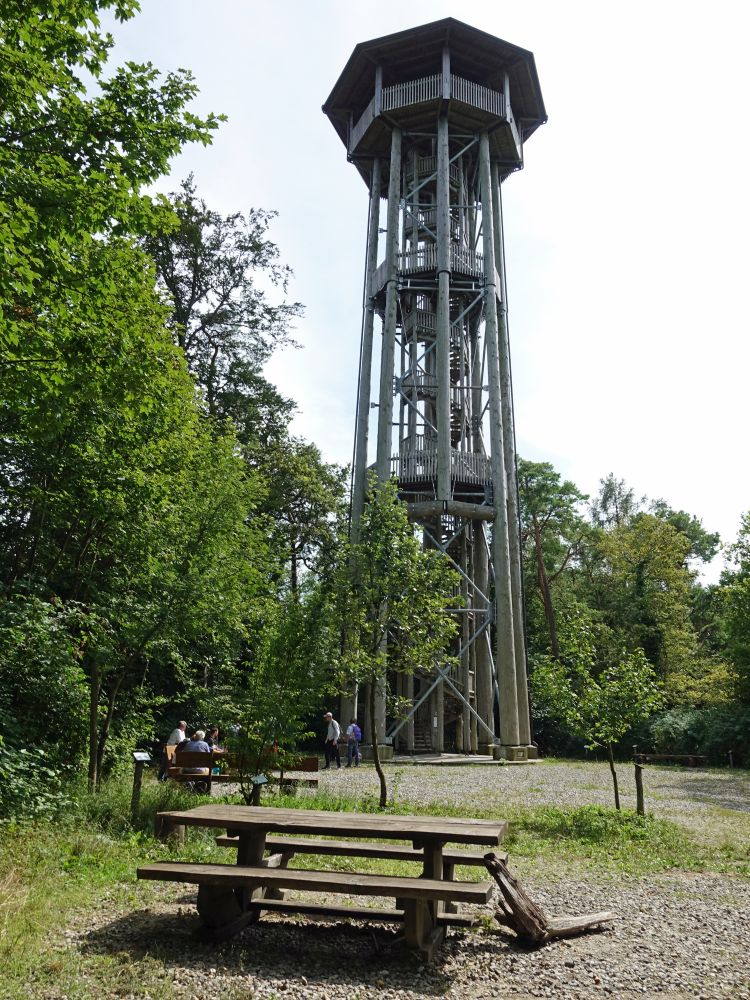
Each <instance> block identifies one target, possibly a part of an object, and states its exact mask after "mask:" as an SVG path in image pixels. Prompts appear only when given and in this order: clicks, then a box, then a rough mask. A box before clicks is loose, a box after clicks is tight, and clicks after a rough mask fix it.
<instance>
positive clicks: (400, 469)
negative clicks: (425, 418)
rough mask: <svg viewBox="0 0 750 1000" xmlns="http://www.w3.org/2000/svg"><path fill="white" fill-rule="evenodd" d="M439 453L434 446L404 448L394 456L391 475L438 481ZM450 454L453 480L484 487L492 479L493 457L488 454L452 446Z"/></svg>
mask: <svg viewBox="0 0 750 1000" xmlns="http://www.w3.org/2000/svg"><path fill="white" fill-rule="evenodd" d="M422 440H424V439H422ZM437 455H438V453H437V447H434V446H433V447H421V448H419V447H417V448H408V449H407V448H402V450H401V452H400V454H398V455H393V456H391V475H394V476H397V477H398V478H399V479H400V480H402V481H403V482H408V483H414V482H426V481H431V480H434V479H435V478H436V477H437V466H438V457H437ZM450 456H451V469H450V476H451V479H452V480H455V481H457V482H462V483H476V484H479V485H483V486H484V485H488V484H489V483H491V482H492V470H491V467H490V460H489V458H487V456H486V455H481V454H478V453H476V452H470V451H456V449H455V448H451V452H450Z"/></svg>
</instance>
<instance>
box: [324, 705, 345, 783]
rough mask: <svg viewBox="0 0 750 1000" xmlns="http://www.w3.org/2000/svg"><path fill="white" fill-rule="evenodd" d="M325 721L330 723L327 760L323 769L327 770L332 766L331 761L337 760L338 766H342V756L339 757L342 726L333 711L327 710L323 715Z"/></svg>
mask: <svg viewBox="0 0 750 1000" xmlns="http://www.w3.org/2000/svg"><path fill="white" fill-rule="evenodd" d="M323 718H324V719H325V721H326V722H327V723H328V732H327V733H326V743H325V755H326V762H325V767H324V768H323V770H324V771H325V770H327V769H328V768H329V767H330V766H331V761H332V760H335V761H336V767H341V758H340V757H339V739H340V738H341V726H340V725H339V724H338V722H336V720H335V719H334V717H333V712H326V714H325V715H324V716H323Z"/></svg>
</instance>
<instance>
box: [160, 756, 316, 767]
mask: <svg viewBox="0 0 750 1000" xmlns="http://www.w3.org/2000/svg"><path fill="white" fill-rule="evenodd" d="M221 756H222V757H223V758H224V760H226V762H227V766H228V768H229V770H230V771H236V770H237V768H238V766H239V760H238V758H239V756H240V755H239V754H236V753H225V754H222V755H221ZM178 763H179V761H178ZM194 766H195V765H192V764H191V767H194ZM266 767H267V768H268V769H269V770H271V771H278V770H279V767H278V764H277V763H275V762H274V761H273V757H271V758H270V762H268V763H267V764H266ZM245 770H247V767H246V768H245ZM284 770H285V771H306V772H308V771H319V770H320V759H319V758H318V757H312V756H311V757H297V758H296V759H294V760H293V761H292V762H291V763H289V764H287V765H286V766H285V768H284Z"/></svg>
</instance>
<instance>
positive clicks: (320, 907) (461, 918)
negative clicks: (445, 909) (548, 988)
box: [250, 899, 480, 928]
mask: <svg viewBox="0 0 750 1000" xmlns="http://www.w3.org/2000/svg"><path fill="white" fill-rule="evenodd" d="M250 907H251V909H252V908H258V909H262V910H263V911H265V912H266V913H304V914H306V915H307V916H311V917H314V918H315V919H317V920H340V919H341V918H342V917H343V918H345V919H348V920H367V921H370V922H372V923H400V922H402V921H403V919H404V911H403V910H400V909H390V908H380V907H375V906H331V905H330V904H328V903H290V902H286V901H284V902H280V901H279V900H275V899H264V900H263V901H262V902H258V903H251V904H250ZM479 922H480V921H479V919H478V917H472V916H469V915H468V914H465V913H443V914H441V915H440V916H439V917H438V918H437V923H438V926H446V927H448V926H450V927H467V928H468V927H476V926H478V925H479Z"/></svg>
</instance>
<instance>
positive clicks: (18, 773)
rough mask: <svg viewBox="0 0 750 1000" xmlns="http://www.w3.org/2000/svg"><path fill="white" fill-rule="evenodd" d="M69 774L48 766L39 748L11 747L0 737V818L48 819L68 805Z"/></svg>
mask: <svg viewBox="0 0 750 1000" xmlns="http://www.w3.org/2000/svg"><path fill="white" fill-rule="evenodd" d="M68 777H69V773H68V774H65V773H64V772H63V771H62V770H61V769H59V768H57V767H52V766H50V764H49V761H48V759H47V757H46V755H45V753H44V752H43V751H41V750H27V749H26V748H25V747H19V748H17V749H16V748H13V747H12V746H10V745H8V744H6V743H5V742H4V740H3V738H2V736H0V820H8V819H16V820H18V819H24V820H40V819H50V818H53V817H55V816H57V815H59V814H60V813H61V812H62V811H63V810H64V809H65V808H66V807H68V806H70V798H69V796H68V794H67V791H66V788H65V784H66V778H68Z"/></svg>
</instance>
